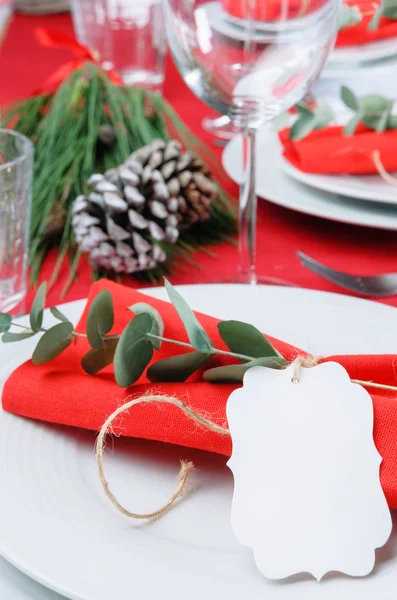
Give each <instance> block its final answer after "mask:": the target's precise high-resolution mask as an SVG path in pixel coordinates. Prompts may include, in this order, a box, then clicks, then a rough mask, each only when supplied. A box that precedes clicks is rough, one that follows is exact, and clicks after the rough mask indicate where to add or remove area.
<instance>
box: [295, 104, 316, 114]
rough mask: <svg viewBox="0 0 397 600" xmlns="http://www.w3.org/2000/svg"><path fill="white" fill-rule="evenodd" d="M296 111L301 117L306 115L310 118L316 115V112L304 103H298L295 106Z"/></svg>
mask: <svg viewBox="0 0 397 600" xmlns="http://www.w3.org/2000/svg"><path fill="white" fill-rule="evenodd" d="M295 109H296V111H297V112H298V113H299V114H300V115H306V116H308V117H309V116H311V115H313V114H314V111H313V110H312V109H311V108H310V107H309V106H307V105H306V104H304V103H303V102H298V104H295Z"/></svg>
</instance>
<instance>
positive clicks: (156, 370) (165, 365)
mask: <svg viewBox="0 0 397 600" xmlns="http://www.w3.org/2000/svg"><path fill="white" fill-rule="evenodd" d="M213 356H214V355H213V354H201V353H200V352H189V353H188V354H180V355H178V356H171V358H165V359H164V360H159V361H158V362H156V363H154V364H153V365H151V366H150V367H149V369H148V371H147V373H146V375H147V377H148V379H149V381H152V382H153V383H160V382H162V383H166V382H181V381H186V379H188V378H189V377H190V376H191V375H193V373H195V372H196V371H197V370H198V369H199V368H200V367H202V365H204V364H205V363H206V362H208V361H209V360H210V359H211V358H213Z"/></svg>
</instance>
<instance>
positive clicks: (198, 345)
mask: <svg viewBox="0 0 397 600" xmlns="http://www.w3.org/2000/svg"><path fill="white" fill-rule="evenodd" d="M165 287H166V290H167V292H168V295H169V298H170V300H171V302H172V303H173V305H174V307H175V309H176V311H177V313H178V315H179V317H180V319H181V321H182V324H183V326H184V328H185V330H186V333H187V336H188V338H189V342H184V341H181V340H176V339H172V338H168V337H165V336H164V335H163V332H164V323H163V320H162V318H161V316H160V314H159V313H158V311H156V309H154V308H153V307H152V306H151V305H150V304H146V303H139V304H135V305H133V306H131V307H129V308H130V310H131V311H132V312H133V313H134V315H135V316H133V317H132V319H131V320H130V322H129V323H128V324H127V326H126V327H125V329H124V331H123V332H122V333H121V334H112V333H110V332H111V330H112V329H113V326H114V310H113V300H112V296H111V294H110V292H108V291H107V290H103V291H102V292H100V293H99V294H98V295H97V296H96V297H95V298H94V299H93V301H92V303H91V306H90V308H89V311H88V315H87V323H86V333H80V332H77V331H75V329H74V327H73V325H72V323H71V322H70V321H69V320H68V318H67V317H66V316H65V315H64V314H63V313H62V312H61V311H60V310H59V309H58V308H56V307H53V308H51V309H50V311H51V313H52V315H53V316H54V317H55V318H56V319H57V320H58V321H59V323H58V324H57V325H54V326H52V327H50V328H48V329H47V328H45V327H43V312H44V305H45V294H46V284H45V283H44V284H42V285H41V286H40V288H39V289H38V291H37V294H36V297H35V299H34V302H33V306H32V310H31V313H30V328H29V327H26V326H25V325H21V324H20V323H15V322H14V321H13V320H12V318H11V316H10V315H8V314H6V313H3V314H0V332H2V333H3V337H2V341H3V342H4V343H10V342H17V341H20V340H23V339H26V338H29V337H32V336H34V335H36V334H39V333H42V334H43V335H42V337H41V338H40V339H39V341H38V343H37V346H36V348H35V350H34V352H33V355H32V361H33V363H34V364H43V363H45V362H48V361H50V360H52V359H53V358H55V357H57V356H59V355H60V354H61V353H62V352H63V351H64V350H66V348H68V347H69V346H70V344H71V343H72V341H73V340H75V341H76V338H85V339H87V340H88V343H89V344H90V346H91V350H89V351H88V352H87V353H86V354H85V355H84V356H83V357H82V360H81V365H82V368H83V369H84V370H85V371H86V372H87V373H89V374H90V375H95V374H96V373H98V372H99V371H101V370H102V369H104V368H105V367H107V366H108V365H110V364H112V363H113V364H114V374H115V378H116V382H117V383H118V384H119V385H120V386H121V387H127V386H129V385H131V384H133V383H134V382H135V381H137V380H138V379H139V377H140V376H141V375H142V373H143V372H144V371H145V370H146V369H147V377H148V379H149V380H150V381H153V382H162V381H163V382H164V381H185V380H186V379H188V378H189V377H190V376H191V375H192V374H193V373H195V372H196V371H197V370H199V369H200V368H201V367H202V366H203V365H205V364H206V363H207V362H208V361H209V360H211V359H212V358H214V357H216V356H226V357H230V358H231V359H233V360H234V361H236V360H237V361H240V362H241V363H243V364H231V365H226V366H223V367H215V368H212V369H209V370H208V371H206V372H205V373H204V379H205V380H207V381H213V382H221V381H241V380H242V378H243V376H244V373H245V372H246V371H247V369H248V368H251V367H252V366H257V365H262V366H268V367H271V368H277V369H279V368H283V367H285V366H286V365H287V361H286V360H285V359H284V358H283V357H282V356H281V355H280V354H279V353H278V352H277V350H276V349H275V348H274V347H273V346H272V345H271V344H270V342H269V341H268V340H267V339H266V338H265V337H264V336H263V335H262V333H261V332H260V331H259V330H257V329H256V328H255V327H253V326H252V325H249V324H247V323H242V322H240V321H223V322H220V323H219V324H218V330H219V334H220V337H221V338H222V340H223V341H224V342H225V344H226V346H227V347H228V348H229V350H222V349H220V348H216V347H215V346H214V344H213V342H212V340H211V339H210V338H209V336H208V334H207V333H206V331H205V330H204V329H203V327H202V326H201V324H200V323H199V322H198V320H197V318H196V316H195V315H194V313H193V312H192V310H191V309H190V307H189V306H188V304H187V303H186V301H185V300H184V299H183V298H182V296H181V295H180V294H179V292H177V290H176V289H175V288H174V287H173V286H172V285H171V284H170V283H169V282H168V281H167V280H165ZM12 326H15V327H19V328H21V329H23V332H22V333H13V332H11V331H10V328H11V327H12ZM163 343H166V344H174V345H176V346H180V347H182V348H187V349H189V350H191V352H189V353H184V354H181V355H177V356H172V357H171V358H167V359H163V360H159V361H157V362H153V363H152V358H153V354H154V352H155V351H158V350H160V348H161V345H162V344H163ZM150 363H151V364H150ZM149 364H150V366H149Z"/></svg>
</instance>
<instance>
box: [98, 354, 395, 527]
mask: <svg viewBox="0 0 397 600" xmlns="http://www.w3.org/2000/svg"><path fill="white" fill-rule="evenodd" d="M321 360H322V357H320V356H298V357H297V358H295V360H294V361H293V362H292V363H291V365H292V366H293V373H292V379H291V381H292V383H294V384H297V383H299V381H300V370H301V368H306V369H309V368H311V367H315V366H316V365H318V364H319V362H320V361H321ZM351 382H352V383H357V384H359V385H362V386H364V387H372V388H377V389H383V390H390V391H394V392H397V387H395V386H391V385H384V384H381V383H376V382H372V381H361V380H358V379H351ZM153 402H156V403H157V404H172V405H173V406H176V407H177V408H179V409H180V410H181V411H182V412H183V413H184V414H185V415H186V416H187V417H188V418H189V419H191V420H192V421H194V422H195V423H197V424H198V425H201V426H202V427H203V428H204V429H208V430H209V431H213V432H214V433H218V434H219V435H224V436H230V430H229V429H228V428H227V427H223V426H221V425H218V424H217V423H214V422H213V421H210V420H209V419H207V418H206V417H203V416H202V415H200V414H199V413H197V412H196V411H194V410H193V409H192V408H190V406H188V405H187V404H186V403H185V402H182V400H179V399H178V398H176V397H175V396H165V395H160V394H152V393H150V392H149V393H148V394H146V395H144V396H140V397H139V398H135V399H132V400H129V401H128V402H126V403H125V404H123V405H122V406H119V408H117V409H116V410H115V411H114V412H113V413H112V414H111V415H110V416H109V417H108V418H107V419H106V421H105V423H104V424H103V425H102V427H101V430H100V432H99V435H98V438H97V441H96V460H97V465H98V471H99V477H100V479H101V483H102V487H103V489H104V492H105V494H106V496H107V497H108V498H109V500H110V501H111V502H112V504H113V505H114V506H115V507H116V508H117V510H118V511H120V512H121V513H122V514H123V515H125V516H126V517H131V518H132V519H155V518H157V517H160V516H161V515H162V514H164V513H165V512H166V511H167V510H168V509H169V508H171V506H172V505H173V504H175V502H176V501H177V500H178V498H180V497H181V496H183V495H184V494H185V492H186V490H187V489H188V487H189V484H190V481H191V478H192V475H193V472H194V464H193V463H192V462H187V461H184V460H181V466H180V470H179V475H178V482H177V487H176V489H175V491H174V493H173V494H172V495H171V497H170V498H169V500H168V501H167V502H166V503H165V504H164V505H163V506H161V507H160V508H159V509H157V510H155V511H153V512H150V513H134V512H131V511H129V510H128V509H126V508H125V507H124V506H123V505H122V504H121V503H120V502H119V501H118V500H117V498H116V496H115V495H114V494H113V492H112V491H111V489H110V486H109V483H108V481H107V479H106V477H105V471H104V467H103V455H104V451H105V447H106V437H107V435H108V433H109V430H111V429H112V424H113V423H114V421H115V420H116V419H117V417H119V416H120V415H121V414H123V413H125V412H127V411H129V410H130V409H131V408H133V407H134V406H138V404H150V403H153Z"/></svg>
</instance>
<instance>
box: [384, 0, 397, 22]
mask: <svg viewBox="0 0 397 600" xmlns="http://www.w3.org/2000/svg"><path fill="white" fill-rule="evenodd" d="M381 5H383V14H384V15H385V17H387V18H388V19H393V20H394V19H397V0H383V3H381Z"/></svg>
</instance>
